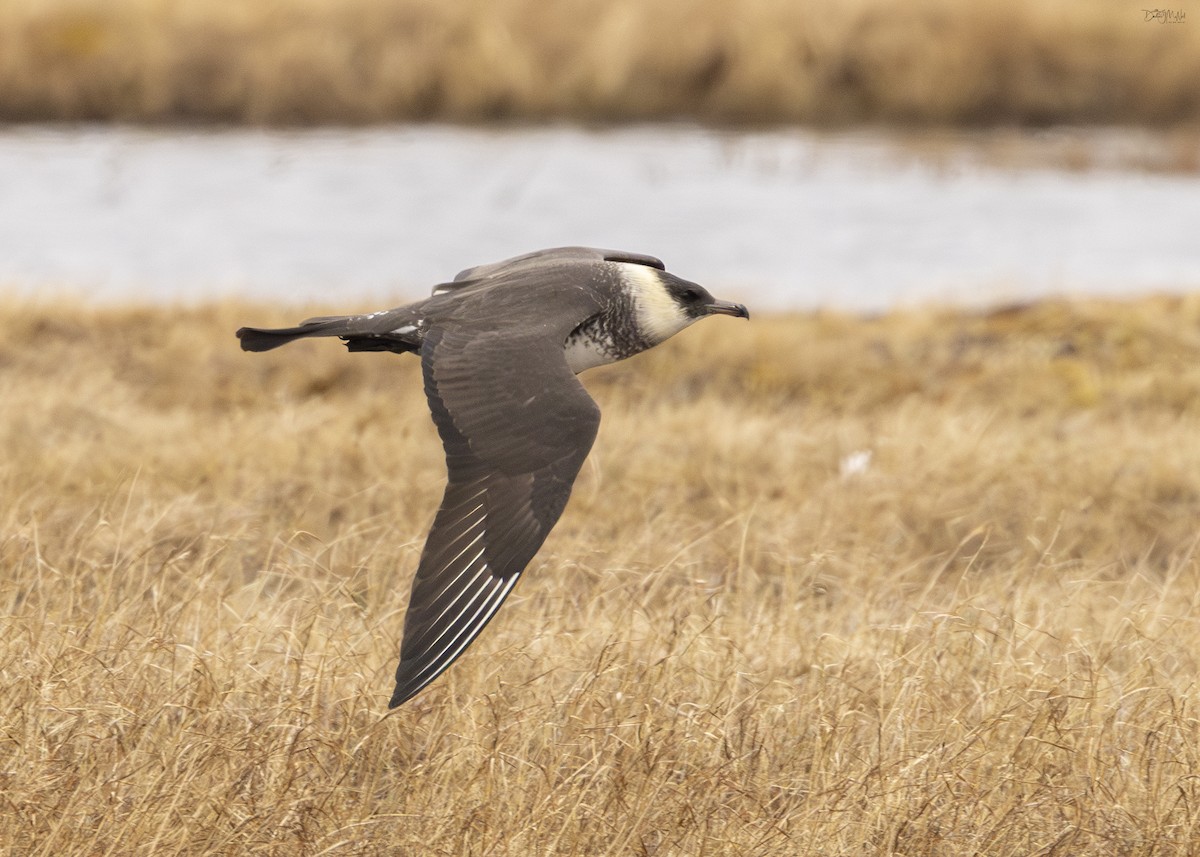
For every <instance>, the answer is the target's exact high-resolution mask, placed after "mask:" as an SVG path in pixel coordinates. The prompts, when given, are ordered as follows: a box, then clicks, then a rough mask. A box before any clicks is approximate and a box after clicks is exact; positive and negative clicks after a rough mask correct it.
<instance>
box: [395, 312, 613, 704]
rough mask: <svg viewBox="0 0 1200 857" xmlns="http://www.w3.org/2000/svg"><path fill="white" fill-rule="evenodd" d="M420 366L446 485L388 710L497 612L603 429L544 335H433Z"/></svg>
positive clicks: (557, 345)
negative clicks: (439, 442)
mask: <svg viewBox="0 0 1200 857" xmlns="http://www.w3.org/2000/svg"><path fill="white" fill-rule="evenodd" d="M421 365H422V369H423V373H424V378H425V395H426V397H427V398H428V400H429V407H430V410H431V411H432V412H433V420H434V423H435V424H436V425H437V429H438V433H439V434H440V435H441V438H442V444H443V446H444V447H445V449H446V466H447V471H448V475H449V482H448V484H447V486H446V493H445V496H444V497H443V499H442V505H441V508H440V509H439V510H438V513H437V517H436V518H435V519H434V522H433V528H432V529H431V530H430V532H429V537H428V539H427V540H426V542H425V548H424V550H423V551H422V553H421V562H420V565H419V566H418V568H417V574H416V579H415V580H414V581H413V588H412V596H411V598H410V600H409V605H408V613H407V614H406V615H405V618H404V638H403V642H402V644H401V648H400V665H399V667H398V668H397V669H396V691H395V693H394V694H393V695H392V699H391V702H390V703H389V705H388V707H389V708H394V707H396V706H397V705H400V704H401V703H402V702H404V701H405V700H407V699H409V698H410V697H411V696H413V695H414V694H415V693H417V692H418V691H419V690H421V688H423V687H425V685H427V684H429V682H431V681H433V680H434V679H435V678H437V676H438V675H440V674H441V673H442V671H443V670H445V669H446V668H447V667H448V666H450V664H451V663H453V661H454V660H455V658H457V657H458V656H459V655H460V654H462V652H463V650H464V649H466V647H467V646H468V645H470V643H471V641H472V640H474V639H475V637H476V636H477V635H478V634H479V632H480V631H481V630H482V629H483V627H484V626H485V625H486V624H487V623H488V620H490V619H491V618H492V616H493V615H495V613H496V610H498V609H499V607H500V605H501V603H503V601H504V599H505V597H507V595H508V593H509V592H510V591H512V588H513V586H514V585H515V584H516V582H517V578H518V577H519V576H520V574H521V572H522V571H523V570H524V568H525V566H526V564H527V563H528V562H529V560H531V559H532V558H533V555H534V554H535V553H537V550H538V548H540V547H541V546H542V542H543V541H545V539H546V536H547V535H548V534H549V532H550V530H551V528H552V527H553V526H554V524H555V522H557V521H558V518H559V516H560V515H561V514H562V511H563V508H564V507H565V506H566V504H567V499H568V497H569V496H570V494H571V486H572V484H573V483H574V481H575V476H576V474H578V472H579V468H580V466H581V465H582V464H583V460H584V458H586V457H587V454H588V451H589V450H590V449H591V447H592V442H593V441H594V440H595V438H596V431H597V429H598V428H599V425H600V409H599V408H598V407H597V406H596V403H595V402H594V401H592V399H591V397H590V396H589V395H588V394H587V392H586V391H585V390H584V389H583V386H582V385H581V384H580V383H579V382H578V381H577V380H576V378H575V376H574V374H573V373H572V372H571V370H570V368H569V367H568V366H567V362H566V358H565V356H564V354H563V349H562V337H559V336H553V335H551V336H547V335H546V331H545V330H541V331H534V332H530V333H529V334H526V335H517V336H514V335H513V332H512V330H511V329H508V330H507V331H505V330H491V331H479V330H463V329H455V330H453V331H446V330H433V331H430V334H429V335H428V336H427V338H426V340H425V343H424V345H423V346H422V348H421Z"/></svg>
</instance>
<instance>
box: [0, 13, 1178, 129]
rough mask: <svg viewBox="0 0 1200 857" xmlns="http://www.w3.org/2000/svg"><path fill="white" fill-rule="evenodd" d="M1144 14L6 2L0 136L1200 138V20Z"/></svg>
mask: <svg viewBox="0 0 1200 857" xmlns="http://www.w3.org/2000/svg"><path fill="white" fill-rule="evenodd" d="M1140 5H1141V4H1133V3H1129V2H1126V0H981V2H971V3H966V2H961V0H908V2H899V0H849V2H832V0H667V1H666V2H655V3H646V2H642V0H556V2H553V3H550V2H545V1H544V0H453V2H445V0H221V2H217V0H0V121H37V122H43V121H55V120H92V121H106V120H119V121H132V122H173V123H177V122H185V123H251V124H267V125H310V124H361V123H376V122H392V121H412V120H436V121H456V122H488V121H496V120H510V121H517V122H521V121H542V120H547V119H567V120H573V121H585V122H588V121H595V122H613V121H631V120H633V121H636V120H662V119H685V120H692V121H699V122H703V123H707V124H714V125H729V124H742V125H746V124H751V125H755V124H772V123H784V122H787V123H793V122H802V123H809V124H816V125H833V126H836V125H845V124H854V123H863V122H886V123H908V124H914V125H926V124H934V125H992V124H1020V125H1035V126H1036V125H1043V124H1051V123H1073V124H1089V123H1104V124H1157V125H1167V124H1178V123H1187V122H1189V121H1193V120H1196V119H1197V118H1198V117H1200V20H1197V21H1196V22H1192V21H1189V20H1187V19H1186V10H1185V9H1182V7H1181V9H1180V10H1179V11H1181V12H1183V14H1184V18H1183V20H1182V21H1180V20H1179V18H1178V17H1176V18H1174V19H1173V20H1170V19H1165V18H1162V17H1159V18H1153V19H1150V20H1147V18H1148V16H1147V15H1146V13H1145V12H1144V11H1143V10H1142V9H1141V8H1140ZM1197 17H1198V18H1200V15H1197Z"/></svg>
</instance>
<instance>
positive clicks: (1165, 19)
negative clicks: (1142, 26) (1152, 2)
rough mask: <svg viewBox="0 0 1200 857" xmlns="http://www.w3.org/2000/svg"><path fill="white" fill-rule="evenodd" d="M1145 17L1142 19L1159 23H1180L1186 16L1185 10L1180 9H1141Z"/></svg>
mask: <svg viewBox="0 0 1200 857" xmlns="http://www.w3.org/2000/svg"><path fill="white" fill-rule="evenodd" d="M1142 11H1143V12H1145V13H1146V17H1145V18H1143V19H1142V20H1143V21H1158V22H1159V23H1160V24H1182V23H1184V20H1185V19H1186V18H1187V12H1185V11H1184V10H1182V9H1180V10H1178V11H1175V10H1172V9H1143V10H1142Z"/></svg>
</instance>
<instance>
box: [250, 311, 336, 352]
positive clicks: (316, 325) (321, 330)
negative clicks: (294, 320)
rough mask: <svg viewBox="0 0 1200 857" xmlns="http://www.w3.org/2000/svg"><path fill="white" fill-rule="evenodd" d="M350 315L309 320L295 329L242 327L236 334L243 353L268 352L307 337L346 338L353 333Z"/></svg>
mask: <svg viewBox="0 0 1200 857" xmlns="http://www.w3.org/2000/svg"><path fill="white" fill-rule="evenodd" d="M355 318H356V317H355V316H351V315H340V316H326V317H323V318H310V319H309V320H308V321H306V322H304V323H302V324H299V325H297V326H296V327H279V328H274V329H269V328H263V327H243V328H240V329H239V330H238V332H237V338H238V339H240V340H241V343H242V350H243V351H270V350H271V349H272V348H278V347H279V346H281V345H287V344H288V343H289V342H292V341H294V340H297V339H303V338H305V337H307V336H347V335H349V334H351V333H352V332H353V329H352V328H353V326H352V322H353V321H354V319H355Z"/></svg>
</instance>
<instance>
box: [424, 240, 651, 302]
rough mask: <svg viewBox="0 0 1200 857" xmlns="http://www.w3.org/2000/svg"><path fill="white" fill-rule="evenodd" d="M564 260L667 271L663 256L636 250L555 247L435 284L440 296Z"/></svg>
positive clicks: (483, 267) (480, 268)
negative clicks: (624, 263) (481, 282)
mask: <svg viewBox="0 0 1200 857" xmlns="http://www.w3.org/2000/svg"><path fill="white" fill-rule="evenodd" d="M564 262H567V263H570V262H632V263H633V264H635V265H646V266H648V267H651V268H658V269H659V270H660V271H662V270H666V265H664V264H663V261H662V260H661V259H658V258H656V257H654V256H647V255H646V254H645V253H633V252H630V251H628V250H602V249H600V248H598V247H552V248H550V249H549V250H535V251H534V252H532V253H525V254H523V255H520V256H513V257H512V258H511V259H504V260H503V261H500V262H492V263H490V264H487V265H476V266H475V267H474V268H467V269H466V270H464V271H459V272H458V274H457V275H455V277H454V280H453V282H449V283H439V284H438V285H436V286H434V287H433V293H434V294H435V295H440V294H443V293H445V292H450V291H455V290H456V289H462V288H467V287H469V286H474V285H476V284H478V283H479V282H480V281H482V280H487V279H488V278H491V277H495V276H497V275H500V274H511V273H513V272H515V271H519V270H520V269H523V268H531V267H533V266H536V265H548V264H562V263H564Z"/></svg>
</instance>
